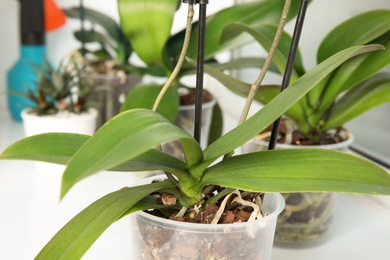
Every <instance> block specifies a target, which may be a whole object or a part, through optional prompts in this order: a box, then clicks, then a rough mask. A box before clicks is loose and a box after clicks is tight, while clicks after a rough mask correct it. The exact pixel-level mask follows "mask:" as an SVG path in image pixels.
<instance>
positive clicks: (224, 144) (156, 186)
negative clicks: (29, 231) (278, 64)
mask: <svg viewBox="0 0 390 260" xmlns="http://www.w3.org/2000/svg"><path fill="white" fill-rule="evenodd" d="M382 49H383V47H382V46H380V45H367V46H354V47H351V48H348V49H346V50H343V51H341V52H338V53H337V54H335V55H333V56H331V57H330V58H328V59H326V60H324V61H323V62H321V63H320V64H318V65H317V66H316V67H315V68H313V69H312V70H310V71H309V72H307V73H306V74H305V75H304V76H303V77H301V78H300V79H298V80H297V81H295V82H294V83H293V84H292V85H290V86H289V87H288V88H287V89H286V90H285V91H283V92H282V93H281V94H280V95H278V96H276V97H275V98H274V99H273V100H272V101H271V102H269V103H268V104H267V105H265V106H264V107H263V108H262V109H261V110H260V111H258V112H257V113H256V114H254V115H253V116H252V117H250V118H249V119H248V120H246V121H244V122H243V123H242V124H240V125H239V126H237V127H236V128H234V129H232V130H231V131H229V132H228V133H226V134H225V135H223V136H221V137H220V138H218V139H217V140H215V141H214V142H213V143H212V144H210V145H209V146H207V148H206V149H204V150H202V149H201V147H200V145H199V144H198V142H197V141H196V140H195V139H194V138H193V137H192V136H191V135H189V134H188V133H187V132H185V131H184V130H182V129H180V128H178V127H177V126H175V125H174V124H172V123H171V122H170V121H169V120H167V119H166V118H165V117H163V116H161V115H160V114H159V113H157V112H154V111H152V110H149V109H131V110H127V111H124V112H122V113H120V114H119V115H117V116H115V117H114V118H113V119H111V120H110V121H109V122H107V123H106V124H105V125H103V126H102V127H101V128H100V129H99V130H98V131H97V132H96V133H95V134H94V135H93V136H92V137H89V136H84V135H77V134H69V133H66V134H65V133H56V134H45V135H39V136H32V137H28V138H25V139H22V140H20V141H18V142H16V143H14V144H12V145H11V146H9V147H8V148H7V149H6V150H5V151H3V153H2V154H1V156H0V159H34V160H41V161H47V162H54V163H60V164H67V168H66V170H65V172H64V175H63V181H62V191H61V197H63V196H65V194H66V193H67V192H68V191H69V190H70V189H71V187H72V186H73V185H74V184H76V183H77V182H78V181H80V180H82V179H84V178H86V177H88V176H91V175H93V174H95V173H98V172H100V171H101V170H121V171H123V170H126V171H130V172H133V171H150V170H160V171H163V172H165V174H166V178H165V180H156V181H152V180H150V179H149V180H146V181H145V182H144V184H141V185H137V186H134V187H126V188H123V189H121V190H119V191H115V192H112V193H110V194H108V195H106V196H104V197H103V198H101V199H99V200H97V201H96V202H94V203H93V204H91V205H90V206H88V207H87V208H86V209H85V210H83V211H82V212H81V213H80V214H78V215H77V216H76V217H75V218H73V219H72V220H71V221H70V222H69V223H68V224H66V225H65V226H64V227H63V228H62V229H61V230H60V231H59V232H58V233H57V234H56V235H55V236H54V237H53V238H52V240H51V241H49V243H48V244H47V245H46V246H45V247H44V248H43V249H42V251H41V252H40V253H39V254H38V256H37V259H57V258H60V257H62V258H72V259H73V258H81V257H82V255H83V254H84V253H85V252H86V251H87V249H88V248H89V247H90V246H91V245H92V244H93V243H94V241H95V240H96V239H97V238H98V237H99V235H100V234H102V233H103V232H104V230H105V229H107V228H108V227H109V226H110V225H111V224H112V223H113V222H115V221H117V220H118V219H120V218H122V217H124V216H126V215H127V214H130V213H133V214H131V215H132V216H133V217H134V218H135V222H134V223H137V225H135V224H134V227H133V228H132V229H133V230H134V231H135V233H134V238H135V239H137V238H139V240H137V242H136V249H135V250H138V251H137V252H140V253H139V254H138V253H135V254H134V255H133V257H136V258H138V259H139V258H146V259H149V258H153V257H160V258H165V259H169V258H170V257H172V258H174V257H176V258H179V257H182V258H184V257H187V258H195V259H196V258H198V259H202V258H207V257H213V258H221V257H227V258H231V259H240V258H245V259H253V258H259V257H260V258H261V259H269V258H270V252H271V248H272V240H273V233H274V225H275V221H276V216H277V215H278V212H280V211H281V209H282V206H283V202H281V201H280V200H279V199H280V196H279V195H275V194H272V192H303V191H309V192H316V191H317V192H319V191H324V192H353V193H374V194H386V195H390V175H389V174H388V172H387V171H385V170H384V169H382V168H381V167H379V166H377V165H375V164H374V163H371V162H369V161H367V160H365V159H362V158H360V157H357V156H354V155H351V154H348V153H343V152H340V151H332V150H326V149H296V150H273V151H260V152H253V153H248V154H242V155H234V154H233V151H234V149H236V148H238V147H240V146H241V145H243V144H244V143H245V142H247V141H249V140H250V139H251V138H253V137H254V136H255V135H256V134H258V133H259V132H261V131H262V130H264V129H265V128H266V127H267V126H268V125H270V124H271V123H272V122H274V121H275V120H276V119H277V118H278V117H280V116H281V115H282V114H283V113H284V112H285V111H286V110H287V109H289V108H290V107H291V106H293V105H294V103H295V102H297V101H298V100H300V99H301V98H302V97H303V96H304V95H305V94H306V93H307V92H308V91H310V90H311V89H312V88H313V87H314V86H315V85H316V83H318V82H321V81H322V80H323V79H325V78H326V77H327V76H328V75H329V74H330V73H332V72H333V71H334V70H335V69H337V68H338V67H339V66H341V65H342V64H343V63H344V62H347V61H348V60H350V59H352V58H354V57H356V56H358V55H362V54H364V53H367V52H372V51H379V50H382ZM51 140H57V142H59V143H60V144H61V145H62V146H61V147H66V149H63V148H59V147H58V146H55V145H52V142H51ZM173 140H179V142H180V143H181V145H182V147H183V153H184V160H180V159H178V158H175V157H173V156H170V155H169V154H166V153H164V152H162V151H161V150H160V149H158V147H159V146H160V145H162V144H163V143H166V142H169V141H173ZM43 141H44V142H45V143H46V144H47V145H46V146H44V147H42V145H41V143H42V142H43ZM156 147H157V149H155V148H156ZM219 159H221V160H219ZM329 164H332V166H333V167H332V171H329V168H328V166H329ZM264 192H265V193H267V194H265V196H263V195H262V193H264ZM278 197H279V199H278ZM143 210H146V212H143ZM156 215H157V216H156ZM235 220H236V221H239V222H243V223H234V222H235ZM247 220H248V221H247ZM191 222H196V223H191ZM202 223H209V224H202ZM216 223H220V224H216ZM222 223H224V224H222ZM199 229H201V231H200V232H195V231H199ZM238 230H240V231H239V232H240V233H236V232H238ZM259 241H261V246H259Z"/></svg>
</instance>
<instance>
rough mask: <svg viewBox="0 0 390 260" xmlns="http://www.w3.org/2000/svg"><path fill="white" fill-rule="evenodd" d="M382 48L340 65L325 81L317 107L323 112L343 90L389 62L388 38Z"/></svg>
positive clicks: (389, 44) (366, 77) (373, 73)
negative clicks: (326, 81)
mask: <svg viewBox="0 0 390 260" xmlns="http://www.w3.org/2000/svg"><path fill="white" fill-rule="evenodd" d="M385 48H386V50H385V49H384V48H381V49H378V50H377V51H374V52H371V53H366V54H364V55H361V56H358V57H355V58H353V59H351V60H349V61H347V62H345V63H344V64H343V65H341V66H340V67H339V68H338V69H337V70H336V71H335V73H333V75H332V78H331V79H330V80H329V82H328V83H327V85H326V87H325V89H324V91H323V93H322V97H321V104H320V106H319V108H318V111H319V113H320V114H323V113H324V112H325V111H326V110H327V109H328V108H330V107H331V106H332V105H333V103H334V102H335V100H336V99H337V97H338V96H339V95H340V94H341V93H343V92H344V91H346V90H348V89H351V88H353V87H355V86H357V85H358V84H359V83H361V82H363V81H364V80H366V79H368V78H370V77H371V76H372V75H375V74H376V73H378V72H379V71H380V70H382V69H383V68H384V67H386V66H387V65H389V64H390V49H388V48H390V40H388V42H387V45H386V46H385Z"/></svg>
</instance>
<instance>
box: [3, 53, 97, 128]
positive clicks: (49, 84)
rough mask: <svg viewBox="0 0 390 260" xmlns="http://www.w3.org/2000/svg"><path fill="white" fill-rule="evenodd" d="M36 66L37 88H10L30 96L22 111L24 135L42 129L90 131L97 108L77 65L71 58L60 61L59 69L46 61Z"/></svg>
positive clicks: (89, 87)
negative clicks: (20, 89) (20, 90)
mask: <svg viewBox="0 0 390 260" xmlns="http://www.w3.org/2000/svg"><path fill="white" fill-rule="evenodd" d="M36 68H37V89H36V90H32V89H30V88H29V87H28V86H27V87H26V92H17V91H14V92H10V94H11V95H20V96H23V97H25V98H27V99H29V100H30V102H31V105H30V106H28V107H26V108H25V109H24V110H23V111H22V114H21V116H22V119H23V126H24V130H25V134H26V135H27V136H30V135H36V134H40V133H45V132H70V133H80V134H88V135H92V134H93V133H94V132H95V126H96V118H97V114H98V113H97V111H96V109H94V108H93V106H94V103H93V102H90V100H89V96H90V94H91V91H92V86H90V85H89V84H87V83H86V82H85V81H83V80H82V78H81V74H80V73H81V72H80V69H79V68H77V64H76V63H73V62H72V60H69V61H67V62H65V61H63V62H61V63H60V65H59V67H58V69H56V68H54V67H53V65H51V64H50V63H49V62H45V64H44V65H42V66H39V67H36Z"/></svg>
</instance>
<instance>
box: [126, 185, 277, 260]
mask: <svg viewBox="0 0 390 260" xmlns="http://www.w3.org/2000/svg"><path fill="white" fill-rule="evenodd" d="M283 207H284V200H283V197H282V196H281V195H280V194H278V193H270V194H266V195H265V199H264V209H265V212H268V213H269V214H268V215H267V216H266V217H264V218H263V219H259V220H255V221H252V222H243V223H233V224H196V223H187V222H180V221H174V220H169V219H164V218H159V217H156V216H152V215H150V214H148V213H145V212H137V213H133V214H131V215H130V217H131V221H132V238H133V248H134V250H135V252H134V258H135V259H199V260H200V259H261V260H269V259H270V258H271V251H272V245H273V239H274V233H275V225H276V219H277V216H278V215H279V213H280V212H281V211H282V210H283Z"/></svg>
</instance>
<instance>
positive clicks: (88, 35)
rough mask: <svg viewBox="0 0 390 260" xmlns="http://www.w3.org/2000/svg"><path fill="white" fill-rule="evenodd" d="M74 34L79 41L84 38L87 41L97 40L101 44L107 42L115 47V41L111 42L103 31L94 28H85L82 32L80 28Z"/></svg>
mask: <svg viewBox="0 0 390 260" xmlns="http://www.w3.org/2000/svg"><path fill="white" fill-rule="evenodd" d="M73 34H74V36H75V38H76V39H77V40H79V41H81V40H83V41H84V42H85V43H91V42H97V43H99V44H101V45H105V43H106V42H107V43H109V44H110V46H111V47H112V48H114V46H113V42H110V40H109V38H107V36H106V35H104V34H103V33H101V32H97V31H94V30H85V31H84V32H82V31H80V30H78V31H75V32H74V33H73Z"/></svg>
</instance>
